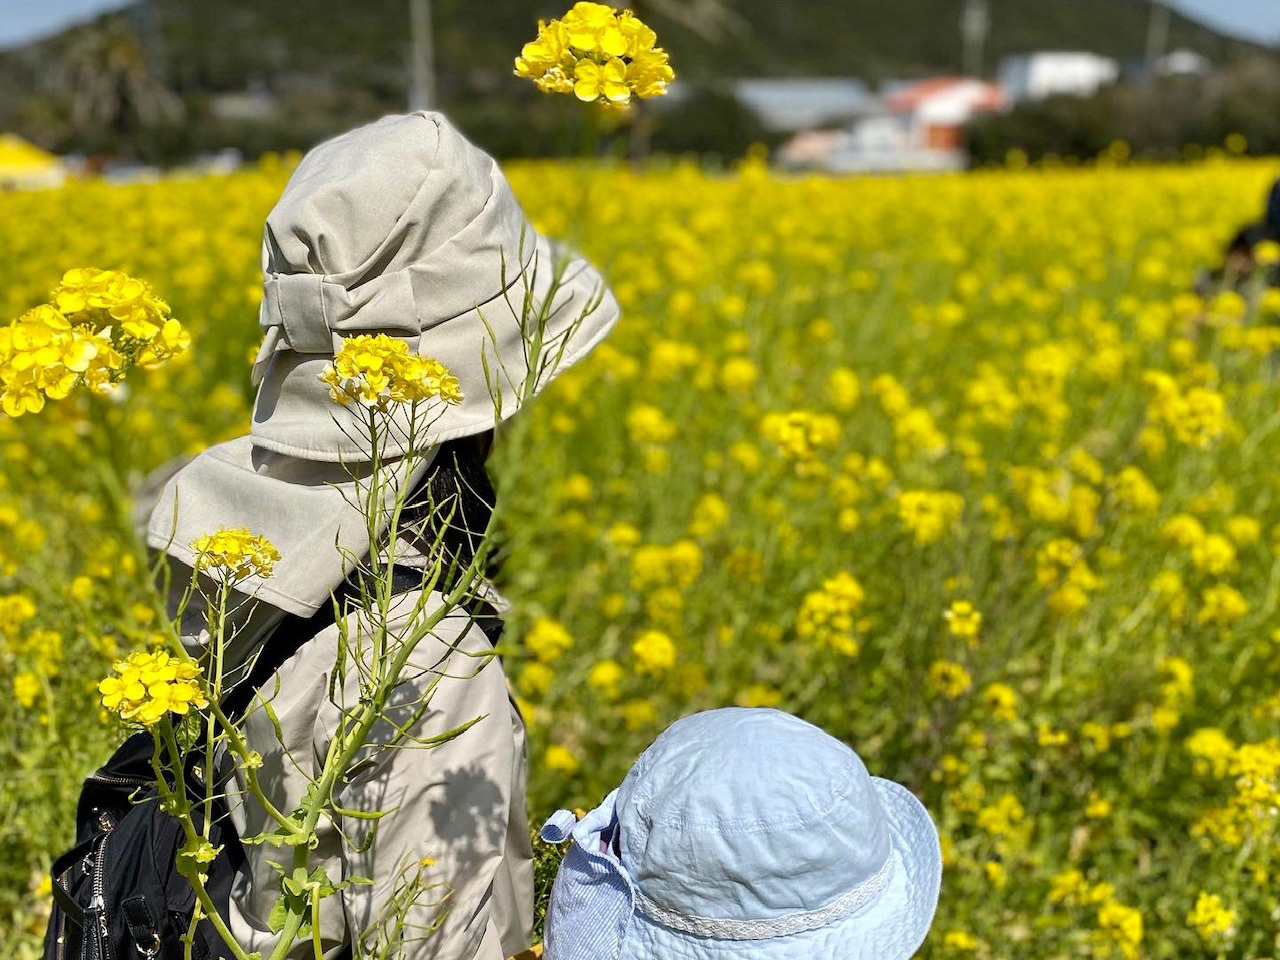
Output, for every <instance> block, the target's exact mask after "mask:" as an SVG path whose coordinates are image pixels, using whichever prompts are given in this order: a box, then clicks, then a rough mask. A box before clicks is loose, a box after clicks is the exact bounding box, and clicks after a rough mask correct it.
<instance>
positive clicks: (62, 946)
mask: <svg viewBox="0 0 1280 960" xmlns="http://www.w3.org/2000/svg"><path fill="white" fill-rule="evenodd" d="M393 572H394V580H393V583H394V589H395V592H396V593H402V592H406V591H408V590H413V589H419V588H420V587H421V585H422V571H421V570H416V569H412V568H404V567H399V566H397V567H395V568H394V571H393ZM354 589H355V588H354V587H353V585H352V584H350V583H343V584H342V585H340V586H339V587H338V589H337V590H336V591H335V592H334V595H335V597H337V598H339V599H342V598H344V596H350V595H352V594H353V593H354ZM471 612H472V615H473V616H474V617H475V620H476V624H477V626H479V627H480V628H481V629H482V630H483V631H484V632H485V634H486V635H487V636H488V637H489V639H490V640H491V641H493V642H495V643H496V641H497V637H498V635H499V633H500V631H501V621H500V620H499V619H498V616H497V613H496V612H495V611H494V610H493V608H492V607H490V606H489V605H488V604H485V603H483V602H480V603H476V604H473V605H471ZM333 622H334V610H333V605H332V604H328V603H326V604H325V605H324V606H323V607H321V608H320V610H318V611H317V612H316V613H315V614H314V615H313V616H311V617H309V618H305V619H304V618H302V617H297V616H293V615H292V614H290V615H287V616H286V617H285V618H284V620H283V621H281V623H280V625H279V626H278V627H277V628H276V629H275V630H274V631H273V632H272V633H271V635H270V637H269V638H268V639H267V640H266V641H265V643H264V645H263V649H262V652H261V654H260V655H259V656H258V658H257V660H256V661H255V663H254V667H253V669H252V670H251V671H250V673H249V676H248V677H246V678H245V679H244V680H242V681H241V682H240V683H238V684H237V685H236V686H235V687H234V688H233V689H232V690H231V692H230V693H229V694H228V695H227V696H226V697H225V698H224V700H223V704H222V706H223V710H224V712H225V713H226V714H227V716H229V717H231V718H233V719H238V718H239V717H241V716H243V714H244V711H245V710H246V709H247V708H248V706H249V704H250V703H251V702H252V700H253V696H254V694H255V693H256V692H257V690H258V689H259V688H261V687H262V685H263V684H265V683H266V682H267V680H269V679H270V678H271V676H272V675H273V674H274V673H275V672H276V671H277V670H278V669H279V668H280V666H282V665H283V664H284V662H285V661H286V660H288V659H289V657H291V656H293V654H295V653H296V652H297V651H298V650H299V649H300V648H301V647H302V645H303V644H304V643H306V642H307V641H308V640H310V639H311V638H312V637H314V636H315V635H316V634H318V633H319V632H320V631H321V630H322V629H324V628H325V627H326V626H329V625H330V624H332V623H333ZM151 755H152V738H151V734H150V732H148V731H143V732H141V733H135V734H134V735H132V736H131V737H129V738H128V739H127V740H126V741H125V742H124V743H123V744H121V746H120V747H119V748H118V749H117V750H116V752H115V753H114V754H112V756H111V759H110V760H108V761H107V762H106V763H105V764H104V765H103V766H102V767H101V768H99V769H98V770H97V771H95V772H94V773H92V774H90V775H89V777H88V778H87V779H86V780H85V781H84V786H83V788H82V790H81V793H80V801H79V804H78V806H77V809H76V845H75V846H74V847H73V848H72V849H71V850H69V851H67V852H66V853H65V854H63V855H62V856H61V857H59V858H58V859H57V860H56V861H54V864H53V867H52V870H51V871H50V872H51V874H52V879H53V898H54V906H53V912H52V914H51V915H50V917H49V925H48V929H47V931H46V933H45V942H44V960H182V958H183V957H184V950H183V943H182V939H181V938H182V937H184V936H185V935H186V934H187V932H188V929H189V927H190V925H191V918H192V916H193V915H194V911H195V893H194V891H193V890H192V889H191V885H190V884H189V883H188V882H187V880H186V878H185V877H183V876H182V875H181V874H179V873H178V871H177V868H176V867H175V863H176V858H177V855H178V852H179V851H180V850H181V849H182V847H183V846H184V844H185V838H184V837H183V834H182V829H181V827H180V825H179V823H178V821H177V819H176V818H174V817H172V816H170V815H169V814H167V813H165V812H164V811H163V810H161V809H160V804H159V802H158V800H157V791H156V789H155V786H154V780H153V773H152V769H151ZM183 772H184V784H185V786H186V788H187V789H188V790H189V791H191V794H192V797H193V799H200V800H203V798H204V795H205V791H204V788H203V784H202V783H201V782H200V775H201V773H202V752H201V749H200V748H199V747H198V746H197V747H196V748H194V749H193V750H191V751H189V752H188V753H187V754H186V765H185V768H184V771H183ZM171 786H174V785H173V784H171ZM213 810H214V816H213V822H212V824H211V825H210V832H209V839H210V842H211V843H212V845H213V846H214V848H215V849H217V848H221V849H220V850H219V852H218V855H217V858H216V859H214V860H213V861H212V862H211V863H209V864H207V865H206V870H207V873H208V876H209V879H208V882H207V884H206V887H207V889H208V891H209V894H210V896H211V897H212V899H213V902H214V904H215V905H216V906H217V907H218V910H219V912H220V914H221V915H222V916H224V917H225V916H226V915H227V908H228V905H229V902H230V894H231V886H232V882H233V880H234V879H235V875H236V873H237V872H238V871H239V870H240V868H241V866H242V865H243V864H244V862H245V854H244V848H243V846H241V844H240V839H239V837H238V836H237V835H236V831H235V828H234V827H233V826H232V824H231V821H230V820H229V818H228V816H227V813H228V811H227V807H226V804H225V803H224V802H223V801H222V800H220V799H215V801H214V804H213ZM193 813H196V811H193ZM196 826H197V828H201V829H202V828H203V824H202V823H201V821H200V820H199V819H196ZM192 956H193V957H194V958H195V960H215V958H218V960H223V958H229V957H230V956H231V953H230V951H229V950H228V949H227V947H226V944H225V943H223V941H222V938H221V936H219V934H218V932H217V931H216V930H215V929H214V927H213V924H211V923H210V922H209V920H208V919H207V918H202V919H201V921H200V923H199V925H198V926H197V927H196V930H195V935H194V941H193V943H192Z"/></svg>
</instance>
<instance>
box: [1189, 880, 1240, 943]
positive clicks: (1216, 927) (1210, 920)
mask: <svg viewBox="0 0 1280 960" xmlns="http://www.w3.org/2000/svg"><path fill="white" fill-rule="evenodd" d="M1235 922H1236V914H1235V911H1234V910H1228V909H1227V907H1226V905H1225V904H1224V903H1223V902H1222V898H1221V897H1220V896H1218V895H1217V894H1216V893H1204V892H1203V891H1202V892H1201V893H1200V896H1198V897H1196V902H1195V905H1194V906H1192V908H1191V911H1190V912H1189V913H1188V914H1187V925H1188V926H1189V927H1191V928H1192V929H1193V930H1195V932H1196V933H1198V934H1200V938H1201V939H1202V940H1213V939H1216V938H1219V937H1229V936H1230V935H1231V934H1232V932H1233V931H1234V928H1235Z"/></svg>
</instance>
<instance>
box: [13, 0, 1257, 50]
mask: <svg viewBox="0 0 1280 960" xmlns="http://www.w3.org/2000/svg"><path fill="white" fill-rule="evenodd" d="M263 2H269V0H263ZM957 2H958V0H957ZM1041 2H1042V3H1057V2H1060V0H1041ZM1169 2H1170V3H1171V4H1172V5H1173V6H1175V7H1177V8H1178V9H1180V10H1182V11H1184V12H1186V13H1188V14H1191V15H1192V16H1194V17H1197V18H1198V19H1201V20H1204V21H1205V22H1206V23H1212V24H1213V25H1214V26H1216V27H1219V28H1221V29H1223V30H1229V31H1231V32H1232V33H1237V34H1241V35H1243V36H1248V37H1251V38H1253V39H1257V40H1262V41H1270V42H1274V41H1277V40H1280V0H1169ZM119 6H123V2H122V0H0V48H4V47H11V46H14V45H16V44H20V43H25V42H26V41H28V40H34V39H35V38H37V37H41V36H44V35H46V34H49V33H53V32H55V31H57V30H58V29H60V28H61V27H63V26H66V25H67V24H69V23H73V22H75V21H76V20H82V19H85V18H86V17H90V16H93V15H94V14H96V13H100V12H101V11H103V10H109V9H111V8H113V7H119Z"/></svg>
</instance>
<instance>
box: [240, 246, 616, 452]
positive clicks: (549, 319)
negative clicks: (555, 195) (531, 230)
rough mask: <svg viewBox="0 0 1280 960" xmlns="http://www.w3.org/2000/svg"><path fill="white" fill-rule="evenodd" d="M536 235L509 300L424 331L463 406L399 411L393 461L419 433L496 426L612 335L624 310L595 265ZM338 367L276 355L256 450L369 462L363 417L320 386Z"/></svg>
mask: <svg viewBox="0 0 1280 960" xmlns="http://www.w3.org/2000/svg"><path fill="white" fill-rule="evenodd" d="M534 236H535V240H534V244H535V246H534V252H533V256H532V257H531V258H530V260H529V263H528V266H526V267H525V268H524V269H523V270H522V271H521V272H520V273H519V275H518V276H516V277H515V278H514V279H513V281H512V282H511V283H510V284H509V285H508V286H507V288H506V290H505V291H504V292H503V293H501V294H499V295H498V296H497V297H495V298H494V299H493V300H490V301H489V302H488V303H484V304H479V305H477V306H476V307H475V308H474V309H472V310H469V311H467V312H466V313H464V314H462V315H460V316H457V317H453V318H451V319H449V320H446V321H444V322H442V323H438V324H436V325H435V326H433V327H430V328H429V329H426V330H424V331H423V332H422V334H421V336H420V337H419V338H418V340H417V345H416V346H417V351H418V353H419V354H421V355H423V356H427V357H431V358H433V359H435V360H438V361H440V362H441V363H443V364H444V365H445V367H446V368H447V369H448V370H449V371H450V373H452V374H453V375H454V376H455V377H457V378H458V380H459V383H460V385H461V388H462V394H463V400H462V402H461V403H460V404H456V405H444V404H436V403H433V404H427V405H424V406H423V407H422V408H421V409H419V410H418V412H417V415H416V422H413V421H411V419H410V417H409V415H408V411H407V409H401V410H398V411H396V412H394V413H393V415H392V421H391V428H392V432H391V435H389V436H384V438H383V440H382V441H381V443H380V446H381V453H382V455H383V456H384V457H392V456H396V455H399V454H402V453H404V452H406V449H407V447H408V445H409V444H408V438H409V436H410V431H411V429H412V431H413V434H412V435H413V437H414V446H415V447H416V448H418V449H423V448H425V447H429V446H431V445H435V444H439V443H443V442H445V441H447V440H454V439H457V438H459V437H466V436H472V435H474V434H478V433H483V432H484V431H486V430H489V429H491V428H492V427H494V426H495V425H496V424H497V423H499V422H500V421H502V420H506V419H507V418H509V417H510V416H512V415H513V414H514V413H515V412H516V410H518V409H519V408H520V407H521V406H522V405H523V403H524V402H525V401H527V400H528V399H529V398H531V397H532V396H534V395H535V394H537V393H538V392H540V391H541V390H542V389H543V388H545V387H546V385H547V384H548V383H550V382H551V381H552V380H553V379H554V378H555V377H556V376H558V375H559V374H560V373H562V372H563V371H564V370H566V369H568V368H569V367H570V366H572V365H573V364H574V363H576V362H577V361H578V360H580V359H581V358H582V357H584V356H586V354H588V353H589V352H590V351H591V350H592V349H593V348H594V347H595V346H596V345H597V344H598V343H600V341H601V340H603V339H604V338H605V336H607V335H608V333H609V331H610V330H611V329H612V328H613V326H614V324H615V323H616V322H617V320H618V313H619V310H618V304H617V301H616V300H615V299H614V297H613V294H612V293H611V292H610V291H609V289H608V287H607V286H606V284H605V283H604V280H603V279H602V278H601V276H600V275H599V273H597V272H596V270H595V268H594V267H592V266H591V264H589V263H588V262H587V261H586V260H584V259H582V258H581V257H577V256H572V255H569V254H567V253H565V252H563V251H561V250H559V249H558V248H557V247H556V246H555V245H553V244H552V243H551V242H550V241H548V240H547V239H546V238H545V237H542V236H541V235H534ZM517 268H518V265H517ZM534 344H538V345H539V349H538V350H537V356H536V357H534V356H531V349H533V345H534ZM331 360H332V357H331V356H328V355H323V354H304V353H295V352H293V351H291V350H283V351H281V352H279V353H276V354H274V355H273V356H272V357H271V358H270V360H269V361H268V364H267V367H266V370H265V372H264V374H263V379H262V382H261V384H260V385H259V387H258V395H257V398H256V399H255V401H254V407H253V425H252V428H251V435H252V437H253V442H254V443H255V444H256V445H257V446H260V447H262V448H264V449H267V450H271V451H274V452H276V453H281V454H285V455H288V456H292V457H300V458H302V459H306V460H318V461H325V462H339V461H341V462H351V461H358V460H367V459H369V449H368V447H369V441H368V439H367V437H366V429H367V428H366V427H365V425H364V417H363V414H362V412H361V411H360V410H358V409H355V408H346V407H343V406H341V405H339V404H337V403H335V402H334V401H333V399H332V398H331V397H330V395H329V388H328V387H327V386H326V385H325V384H324V383H323V382H321V380H320V374H321V372H322V371H323V370H324V369H325V367H326V365H327V364H329V363H330V362H331Z"/></svg>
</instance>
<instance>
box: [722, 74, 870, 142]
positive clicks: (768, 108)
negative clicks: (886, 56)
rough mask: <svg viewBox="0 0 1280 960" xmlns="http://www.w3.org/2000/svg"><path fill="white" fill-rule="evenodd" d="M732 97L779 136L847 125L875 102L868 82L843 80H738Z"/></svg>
mask: <svg viewBox="0 0 1280 960" xmlns="http://www.w3.org/2000/svg"><path fill="white" fill-rule="evenodd" d="M733 95H734V97H735V98H737V100H738V102H739V103H741V104H742V105H743V106H745V107H746V108H747V109H749V110H750V111H751V112H752V113H754V114H755V115H756V116H757V117H758V118H759V120H760V122H761V123H762V124H763V125H764V127H765V128H766V129H767V130H771V131H775V132H779V133H794V132H797V131H800V130H812V129H814V128H815V127H823V126H829V125H831V124H835V123H847V122H848V121H850V120H852V119H853V118H854V117H857V116H861V115H862V114H864V113H866V112H867V110H868V109H871V108H872V107H873V105H874V103H875V98H874V97H872V96H871V91H870V90H868V89H867V85H866V84H865V83H863V82H862V81H861V80H853V79H845V78H841V77H810V78H804V77H781V78H760V79H753V80H736V81H734V84H733Z"/></svg>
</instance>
